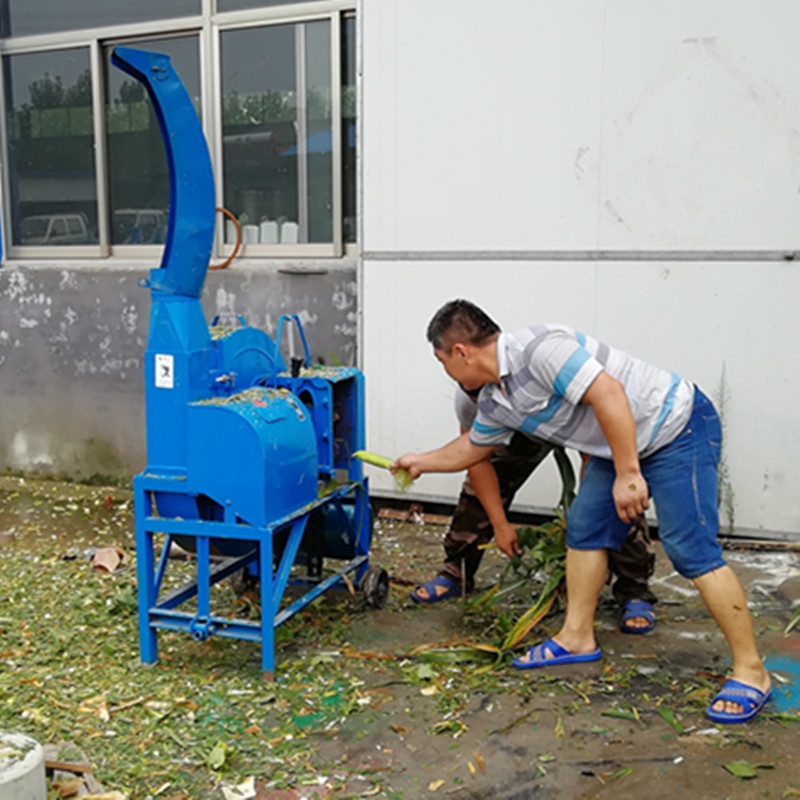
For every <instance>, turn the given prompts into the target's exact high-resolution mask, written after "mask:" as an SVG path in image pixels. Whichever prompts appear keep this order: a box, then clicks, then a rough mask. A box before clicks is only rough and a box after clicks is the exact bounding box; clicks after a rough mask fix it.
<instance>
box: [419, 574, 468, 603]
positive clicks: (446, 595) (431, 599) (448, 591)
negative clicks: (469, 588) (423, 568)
mask: <svg viewBox="0 0 800 800" xmlns="http://www.w3.org/2000/svg"><path fill="white" fill-rule="evenodd" d="M437 586H438V587H444V589H445V591H443V592H442V593H441V594H437V593H436V587H437ZM420 589H425V591H426V592H427V593H428V596H427V597H422V596H421V595H420V594H419V590H420ZM409 597H410V598H411V599H412V600H413V601H414V602H415V603H419V604H420V605H423V606H429V605H431V603H438V602H439V601H440V600H449V599H450V598H451V597H461V587H460V586H459V585H458V584H457V583H456V582H455V581H454V580H453V579H452V578H448V577H447V576H446V575H437V576H436V577H435V578H434V579H433V580H432V581H428V582H427V583H423V584H420V585H419V586H417V588H416V589H414V591H413V592H411V594H409Z"/></svg>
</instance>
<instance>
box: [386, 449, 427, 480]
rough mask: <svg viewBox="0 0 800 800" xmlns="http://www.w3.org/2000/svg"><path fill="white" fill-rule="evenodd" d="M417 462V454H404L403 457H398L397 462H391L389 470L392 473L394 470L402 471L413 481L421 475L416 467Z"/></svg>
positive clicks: (418, 458) (418, 459)
mask: <svg viewBox="0 0 800 800" xmlns="http://www.w3.org/2000/svg"><path fill="white" fill-rule="evenodd" d="M419 461H420V454H419V453H406V454H405V455H404V456H400V458H398V459H397V461H393V462H392V465H391V467H389V469H390V470H392V471H394V470H396V469H404V470H405V471H406V472H408V474H409V475H410V476H411V477H412V478H413V479H414V480H416V479H417V478H419V476H420V475H422V470H421V469H420V468H419V466H418V464H419Z"/></svg>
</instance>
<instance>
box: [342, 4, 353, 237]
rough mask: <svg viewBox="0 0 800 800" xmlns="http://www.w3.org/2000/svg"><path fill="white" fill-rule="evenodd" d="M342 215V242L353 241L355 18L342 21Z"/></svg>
mask: <svg viewBox="0 0 800 800" xmlns="http://www.w3.org/2000/svg"><path fill="white" fill-rule="evenodd" d="M342 192H343V195H344V196H343V198H342V214H343V225H344V241H345V242H355V240H356V18H355V17H346V18H345V19H344V20H342Z"/></svg>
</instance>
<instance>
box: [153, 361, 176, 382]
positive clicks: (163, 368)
mask: <svg viewBox="0 0 800 800" xmlns="http://www.w3.org/2000/svg"><path fill="white" fill-rule="evenodd" d="M174 386H175V359H174V357H173V356H170V355H166V354H162V353H156V388H157V389H172V388H174Z"/></svg>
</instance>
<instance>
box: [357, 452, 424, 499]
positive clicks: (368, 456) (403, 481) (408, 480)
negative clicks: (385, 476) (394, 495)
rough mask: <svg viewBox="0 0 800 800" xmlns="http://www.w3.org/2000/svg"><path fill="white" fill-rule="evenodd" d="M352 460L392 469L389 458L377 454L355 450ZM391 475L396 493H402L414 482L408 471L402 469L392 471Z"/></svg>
mask: <svg viewBox="0 0 800 800" xmlns="http://www.w3.org/2000/svg"><path fill="white" fill-rule="evenodd" d="M353 458H358V459H360V460H361V461H363V462H364V463H366V464H372V466H373V467H380V468H381V469H392V459H391V458H386V456H379V455H378V454H377V453H370V452H369V451H367V450H356V452H355V453H353ZM392 475H394V485H395V488H396V489H397V491H398V492H404V491H405V490H406V489H408V487H409V486H411V484H412V483H413V482H414V480H413V478H412V477H411V476H410V475H409V474H408V471H407V470H404V469H395V470H392Z"/></svg>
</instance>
